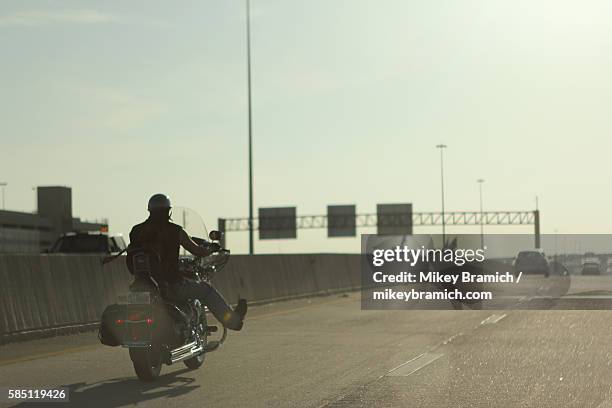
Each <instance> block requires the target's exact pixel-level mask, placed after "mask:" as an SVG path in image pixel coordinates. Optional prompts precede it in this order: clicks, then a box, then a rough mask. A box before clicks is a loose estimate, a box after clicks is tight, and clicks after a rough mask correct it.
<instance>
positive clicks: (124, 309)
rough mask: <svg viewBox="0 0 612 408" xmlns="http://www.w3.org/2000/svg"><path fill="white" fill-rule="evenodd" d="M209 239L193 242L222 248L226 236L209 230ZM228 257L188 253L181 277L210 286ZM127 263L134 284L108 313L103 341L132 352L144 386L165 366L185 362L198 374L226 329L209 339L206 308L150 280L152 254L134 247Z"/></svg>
mask: <svg viewBox="0 0 612 408" xmlns="http://www.w3.org/2000/svg"><path fill="white" fill-rule="evenodd" d="M173 212H174V211H173ZM183 223H184V224H185V213H183ZM202 225H203V223H202ZM185 229H186V230H187V228H185ZM187 232H188V233H190V231H187ZM204 232H205V229H204ZM190 235H191V234H190ZM208 237H209V239H210V242H207V241H205V240H204V239H202V238H199V237H196V236H192V239H193V240H194V241H195V242H196V243H197V244H198V245H200V246H206V245H210V243H217V244H220V242H221V239H222V234H221V233H220V232H219V231H211V232H210V234H208ZM229 255H230V251H229V250H227V249H219V250H218V251H216V252H214V253H212V254H211V255H209V256H207V257H204V258H201V257H194V256H192V255H187V254H186V253H184V254H183V255H181V256H179V272H180V274H181V275H182V276H183V278H184V279H190V280H194V281H196V282H202V281H205V282H210V281H211V280H212V279H213V277H214V276H215V274H216V273H218V272H219V271H220V270H221V269H222V268H223V267H224V266H225V264H226V263H227V262H228V260H229ZM128 262H131V263H132V269H131V272H132V273H133V274H134V276H135V280H134V282H133V283H132V284H131V285H130V291H129V293H128V294H127V295H126V296H125V297H121V298H120V304H115V305H111V306H109V307H107V308H106V310H105V311H104V313H103V315H102V323H101V325H100V332H99V338H100V341H101V342H102V343H103V344H106V345H111V346H118V345H120V346H122V347H126V348H128V349H129V354H130V358H131V360H132V363H133V366H134V371H135V372H136V375H137V376H138V378H139V379H141V380H142V381H153V380H155V379H156V378H157V377H158V376H159V374H160V372H161V367H162V364H167V365H172V364H175V363H178V362H183V363H184V364H185V366H187V367H188V368H190V369H192V370H195V369H198V368H199V367H200V366H202V364H203V363H204V359H205V356H206V354H207V353H210V352H213V351H215V350H217V349H218V348H219V347H220V346H221V345H222V344H223V343H224V342H225V339H226V338H227V328H225V327H224V326H222V327H223V331H222V334H221V337H220V338H219V339H217V340H209V336H210V335H211V334H212V333H215V332H217V331H218V327H217V326H214V325H209V324H208V319H207V315H206V308H205V306H204V305H202V303H201V302H200V301H199V300H198V299H188V300H186V301H181V300H179V299H178V298H177V297H176V295H175V294H174V293H173V291H172V290H171V288H170V287H168V286H163V285H157V284H156V282H155V280H154V279H152V278H151V270H152V268H153V265H152V263H154V260H152V257H151V254H150V253H147V252H146V251H144V250H139V249H138V248H135V249H133V250H132V253H129V252H128Z"/></svg>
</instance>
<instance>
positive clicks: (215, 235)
mask: <svg viewBox="0 0 612 408" xmlns="http://www.w3.org/2000/svg"><path fill="white" fill-rule="evenodd" d="M208 238H210V240H211V241H221V238H223V233H222V232H221V231H215V230H212V231H210V233H209V234H208Z"/></svg>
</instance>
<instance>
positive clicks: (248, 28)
mask: <svg viewBox="0 0 612 408" xmlns="http://www.w3.org/2000/svg"><path fill="white" fill-rule="evenodd" d="M246 35H247V38H246V40H247V88H248V90H247V93H248V111H249V113H248V116H249V120H248V129H249V255H253V254H254V248H253V111H252V108H251V4H250V0H246Z"/></svg>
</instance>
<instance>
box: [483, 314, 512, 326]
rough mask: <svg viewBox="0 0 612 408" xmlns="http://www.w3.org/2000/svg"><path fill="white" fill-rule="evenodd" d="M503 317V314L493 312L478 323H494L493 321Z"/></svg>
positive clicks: (495, 321)
mask: <svg viewBox="0 0 612 408" xmlns="http://www.w3.org/2000/svg"><path fill="white" fill-rule="evenodd" d="M504 317H506V315H505V314H493V315H491V316H489V317H487V318H486V319H484V320H483V321H482V322H480V324H481V325H485V324H495V323H497V322H499V321H500V320H501V319H503V318H504Z"/></svg>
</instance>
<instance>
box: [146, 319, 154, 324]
mask: <svg viewBox="0 0 612 408" xmlns="http://www.w3.org/2000/svg"><path fill="white" fill-rule="evenodd" d="M146 322H147V324H148V325H149V326H150V325H152V324H153V319H152V318H150V317H148V318H147V320H146Z"/></svg>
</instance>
